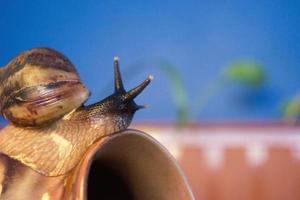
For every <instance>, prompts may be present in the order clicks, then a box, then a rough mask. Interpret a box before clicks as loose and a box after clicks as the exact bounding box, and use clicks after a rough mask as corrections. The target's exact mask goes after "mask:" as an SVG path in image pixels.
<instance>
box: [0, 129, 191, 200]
mask: <svg viewBox="0 0 300 200" xmlns="http://www.w3.org/2000/svg"><path fill="white" fill-rule="evenodd" d="M0 182H1V186H0V190H1V198H0V199H6V200H27V199H30V200H35V199H39V200H41V199H42V200H57V199H63V200H71V199H72V200H75V199H76V200H84V199H88V200H91V199H98V200H101V199H105V200H106V199H109V200H113V199H122V200H126V199H137V200H139V199H141V200H152V199H153V200H169V199H170V200H190V199H194V198H193V195H192V192H191V190H190V187H189V185H188V184H187V182H186V179H185V177H184V175H183V173H182V172H181V170H180V168H179V166H178V164H177V163H176V161H175V160H174V159H173V157H172V156H171V155H170V154H169V153H168V151H167V150H166V149H165V148H164V147H162V145H160V144H159V143H158V142H157V141H156V140H154V139H153V138H152V137H151V136H149V135H147V134H145V133H143V132H140V131H137V130H126V131H124V132H122V133H119V134H115V135H112V136H109V137H105V138H103V139H101V140H99V141H97V142H96V143H95V144H93V145H92V146H91V147H90V148H89V149H88V151H87V152H86V154H85V156H84V157H83V158H82V160H81V161H80V163H79V164H78V165H77V166H76V167H75V168H74V169H72V170H71V171H70V172H69V173H67V174H65V175H62V176H57V177H46V176H43V175H41V174H39V173H37V172H36V171H33V170H32V169H31V168H29V167H27V166H25V165H23V164H21V163H20V162H18V161H16V160H13V159H10V158H9V157H7V156H5V155H0Z"/></svg>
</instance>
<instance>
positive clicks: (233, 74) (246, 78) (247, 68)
mask: <svg viewBox="0 0 300 200" xmlns="http://www.w3.org/2000/svg"><path fill="white" fill-rule="evenodd" d="M224 76H225V78H226V79H227V80H230V81H235V82H239V83H241V84H243V85H245V86H250V87H259V86H261V85H262V84H263V83H264V82H265V79H266V74H265V71H264V69H263V68H262V67H261V66H260V65H258V64H256V63H255V62H251V61H240V62H236V63H234V64H232V65H230V66H229V67H228V68H227V69H226V70H225V73H224Z"/></svg>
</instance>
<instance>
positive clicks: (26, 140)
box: [0, 56, 153, 176]
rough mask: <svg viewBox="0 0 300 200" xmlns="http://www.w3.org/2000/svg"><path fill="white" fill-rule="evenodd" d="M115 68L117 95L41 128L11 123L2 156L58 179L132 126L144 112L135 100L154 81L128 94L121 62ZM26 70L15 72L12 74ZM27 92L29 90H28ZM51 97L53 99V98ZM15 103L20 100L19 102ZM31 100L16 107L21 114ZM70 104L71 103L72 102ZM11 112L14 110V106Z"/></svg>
mask: <svg viewBox="0 0 300 200" xmlns="http://www.w3.org/2000/svg"><path fill="white" fill-rule="evenodd" d="M38 57H39V56H38ZM17 60H18V59H17ZM40 64H41V63H40ZM114 67H115V68H114V69H115V92H114V94H112V95H111V96H109V97H107V98H105V99H103V100H102V101H100V102H99V103H96V104H93V105H89V106H81V107H79V108H77V107H76V108H74V109H73V111H72V112H69V113H67V114H65V115H64V116H63V117H62V118H59V119H56V118H57V116H55V118H54V119H55V120H53V119H52V120H51V121H46V122H47V123H43V124H42V126H40V125H38V126H33V125H34V124H35V123H33V124H30V126H20V124H19V123H15V122H12V123H10V124H9V125H8V126H6V127H5V128H3V129H2V130H1V131H0V153H3V154H5V155H7V156H9V157H11V158H13V159H16V160H18V161H20V162H21V163H23V164H25V165H26V166H29V167H31V168H32V169H33V170H35V171H37V172H39V173H41V174H43V175H45V176H59V175H62V174H65V173H67V172H68V171H70V170H71V169H72V168H74V167H75V166H76V164H77V163H78V162H79V161H80V159H81V158H82V156H83V155H84V153H85V152H86V150H87V149H88V147H90V146H91V145H92V144H93V143H94V142H95V141H96V140H98V139H100V138H103V137H105V136H109V135H112V134H114V133H118V132H119V131H122V130H124V129H126V128H127V127H128V126H129V125H130V123H131V120H132V118H133V115H134V113H135V112H136V111H137V110H138V109H140V108H143V106H139V105H137V104H136V103H135V102H134V100H133V99H134V98H135V97H136V96H137V95H138V94H139V93H141V92H142V91H143V89H144V88H145V87H146V86H147V85H148V84H149V83H150V81H151V80H152V78H153V77H152V76H149V77H148V78H147V79H146V80H145V81H144V82H143V83H142V84H140V85H139V86H137V87H136V88H134V89H132V90H130V91H128V92H126V91H125V89H124V87H123V83H122V80H121V75H120V71H119V66H118V59H115V65H114ZM25 68H26V67H23V68H20V69H18V70H13V71H14V73H12V74H15V73H18V72H20V71H22V69H25ZM38 68H39V66H38ZM47 69H48V67H47ZM50 69H51V67H50ZM10 70H11V69H10ZM16 71H17V72H16ZM2 73H3V71H2ZM5 73H7V72H5ZM2 77H5V78H6V79H10V77H7V75H3V74H2ZM14 80H15V79H14ZM64 86H66V85H64ZM31 87H33V86H31ZM34 87H36V86H34ZM27 88H28V87H27V86H26V87H25V89H27ZM55 89H56V88H55ZM59 89H61V88H59ZM75 89H76V88H75ZM22 90H24V88H22ZM57 91H60V90H56V92H57ZM60 92H61V91H60ZM60 92H59V93H60ZM50 93H51V91H50ZM37 94H39V93H37ZM10 96H11V95H10ZM26 97H28V95H27V96H26ZM50 97H52V96H51V95H50ZM12 99H14V100H18V98H12ZM28 99H31V98H26V101H22V104H19V103H17V104H16V105H17V106H19V107H20V108H18V109H19V111H21V110H22V109H25V110H26V109H27V107H26V108H24V107H22V106H23V105H26V106H27V104H26V103H27V100H28ZM34 99H35V100H36V101H38V96H34ZM54 99H55V98H54ZM51 100H53V98H52V99H51ZM67 101H68V102H70V100H67ZM24 102H25V103H24ZM4 103H5V102H4ZM34 103H35V102H34ZM30 106H32V105H30ZM48 106H49V105H48V104H46V105H44V106H42V107H40V108H41V109H42V111H44V110H46V109H47V108H48ZM50 106H51V104H50ZM65 107H68V105H65ZM9 108H10V110H11V108H12V106H10V107H9ZM51 109H52V108H51ZM68 109H69V108H68ZM37 111H38V113H37V115H39V111H41V110H39V109H38V110H37ZM16 113H18V112H16ZM27 121H28V120H27ZM34 122H36V121H34ZM21 124H23V123H21Z"/></svg>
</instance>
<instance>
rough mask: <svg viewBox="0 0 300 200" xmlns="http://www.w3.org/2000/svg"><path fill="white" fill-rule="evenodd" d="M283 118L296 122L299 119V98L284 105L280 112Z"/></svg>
mask: <svg viewBox="0 0 300 200" xmlns="http://www.w3.org/2000/svg"><path fill="white" fill-rule="evenodd" d="M282 115H283V118H284V119H285V120H286V121H296V120H297V119H298V118H299V117H300V96H299V95H297V96H296V97H295V98H293V99H292V100H290V101H288V102H287V103H285V105H284V106H283V110H282Z"/></svg>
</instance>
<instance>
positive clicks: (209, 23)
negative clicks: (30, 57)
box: [0, 0, 300, 199]
mask: <svg viewBox="0 0 300 200" xmlns="http://www.w3.org/2000/svg"><path fill="white" fill-rule="evenodd" d="M299 9H300V2H299V1H260V0H254V1H222V2H220V1H219V2H216V1H208V0H206V1H196V0H195V1H192V0H188V1H91V0H86V1H78V0H77V1H76V0H74V1H58V0H53V1H1V2H0V28H1V34H0V66H4V65H6V64H7V63H8V62H9V61H10V60H11V59H12V58H14V57H15V56H16V55H18V54H19V53H21V52H22V51H25V50H27V49H30V48H34V47H51V48H54V49H56V50H58V51H61V52H62V53H64V54H65V55H66V56H67V57H68V58H69V59H70V60H71V61H72V62H73V64H74V65H75V66H76V68H77V69H78V72H79V74H80V76H81V78H82V80H83V82H84V83H85V84H86V85H87V87H88V88H89V89H90V91H91V92H92V96H91V97H90V100H89V101H88V103H93V102H96V101H97V100H99V99H102V98H104V97H106V96H107V95H109V94H111V93H112V92H113V84H112V81H113V69H112V61H113V56H119V57H120V64H121V71H122V74H123V78H124V83H125V86H126V88H127V89H130V88H132V87H134V86H136V84H138V83H139V82H140V81H142V80H143V79H144V78H145V77H146V76H147V75H148V74H153V75H154V77H155V80H154V81H153V83H151V85H150V87H149V88H147V89H146V90H145V91H144V92H143V94H142V95H140V96H139V97H138V99H137V102H138V103H140V104H148V105H150V109H146V110H143V111H140V112H138V113H137V114H136V116H135V120H134V126H133V127H138V128H140V129H142V130H145V131H147V132H149V133H151V134H152V135H154V136H156V137H157V138H158V139H159V140H160V141H161V142H162V143H163V144H165V145H166V146H167V147H168V148H169V150H170V151H171V153H173V155H174V156H175V157H176V158H178V160H179V161H180V163H181V165H182V166H183V168H184V170H185V172H186V174H187V175H188V178H189V179H192V180H190V182H191V184H192V187H193V190H194V192H195V194H196V197H197V199H198V198H199V199H247V198H248V199H300V192H299V190H298V189H297V188H299V186H300V171H299V169H300V168H299V167H300V165H299V148H298V146H299V142H300V140H299V135H300V128H299V126H298V125H297V119H298V118H299V115H300V96H299V95H300V94H299V91H300V78H299V74H300V66H299V63H300V56H299V53H300V34H299V32H300V26H299V23H300V12H299ZM191 122H192V123H191ZM0 123H1V125H5V123H6V122H5V120H3V119H2V118H1V120H0ZM245 123H246V124H245ZM178 127H179V128H178ZM255 127H256V128H255ZM216 130H217V131H216ZM214 131H216V132H217V133H215V132H214ZM232 134H233V135H232ZM256 136H257V137H256ZM181 137H182V138H181ZM248 138H250V139H249V140H248ZM178 141H183V143H179V142H178ZM186 141H187V142H186ZM192 141H195V142H192ZM245 141H247V142H245ZM183 146H185V147H188V150H186V151H185V150H183V149H185V148H183ZM269 147H270V149H269ZM236 148H237V149H236ZM274 148H275V150H272V149H274ZM224 149H225V150H224ZM228 149H229V150H228ZM184 152H186V154H185V153H184ZM228 152H229V153H228ZM247 152H248V153H247ZM251 152H252V153H251ZM205 159H206V160H205ZM251 159H252V160H251ZM272 159H273V160H272ZM224 160H227V161H226V162H223V161H224ZM253 160H254V161H253ZM257 160H258V161H257ZM221 161H222V162H221ZM252 161H253V162H254V164H253V163H252ZM249 162H250V164H249ZM207 163H210V164H207ZM211 163H212V164H211ZM224 163H225V164H224ZM226 163H227V164H228V163H229V164H228V165H226ZM251 163H252V164H251ZM257 163H259V164H258V165H257ZM231 165H232V166H231ZM216 166H222V167H216ZM258 166H259V167H261V168H263V169H265V171H263V170H259V169H261V168H258ZM278 166H279V167H278ZM210 167H212V168H210ZM226 167H227V168H226ZM276 167H277V168H276ZM291 168H292V170H291ZM217 169H219V171H218V170H217ZM227 169H228V170H229V171H228V170H227ZM207 170H208V171H207ZM210 170H217V171H213V172H212V171H210ZM226 170H227V171H226ZM230 170H231V171H230ZM272 170H273V171H272ZM293 170H294V171H293ZM252 173H253V174H254V175H253V174H252ZM287 173H290V175H289V174H287ZM241 174H242V175H245V174H247V177H248V178H249V177H251V181H252V182H251V181H248V179H247V178H244V179H243V180H244V182H243V181H240V179H239V177H243V176H241ZM275 175H278V177H276V176H275ZM253 177H256V178H255V180H253ZM295 177H296V178H295ZM222 181H223V182H222ZM228 182H229V183H230V184H232V186H228V185H230V184H227V183H228ZM223 183H226V184H223ZM246 183H247V184H248V185H247V184H246ZM258 183H260V184H261V187H260V185H259V184H258ZM222 184H223V185H224V187H223V186H222ZM241 184H243V185H245V188H251V189H249V190H251V191H249V190H246V192H244V193H243V192H242V194H238V195H237V196H234V195H233V194H235V195H236V194H237V192H236V191H237V190H239V189H240V188H241V187H242V186H241ZM272 184H273V185H272ZM249 185H250V186H249ZM254 185H255V187H254ZM220 188H221V189H220ZM291 188H292V189H291ZM280 189H281V190H280ZM291 190H292V191H291ZM242 191H244V190H242ZM274 192H275V193H274ZM276 192H277V193H278V192H280V194H277V193H276ZM217 194H218V195H217ZM252 194H255V195H256V196H255V195H254V196H253V195H252ZM259 194H262V196H259ZM222 195H223V196H222ZM232 195H233V196H232ZM286 195H289V196H286Z"/></svg>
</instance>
